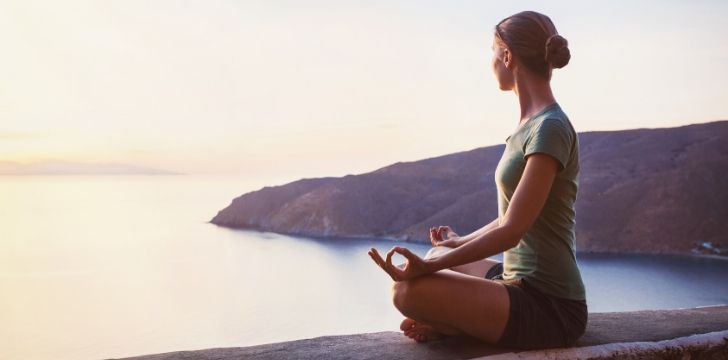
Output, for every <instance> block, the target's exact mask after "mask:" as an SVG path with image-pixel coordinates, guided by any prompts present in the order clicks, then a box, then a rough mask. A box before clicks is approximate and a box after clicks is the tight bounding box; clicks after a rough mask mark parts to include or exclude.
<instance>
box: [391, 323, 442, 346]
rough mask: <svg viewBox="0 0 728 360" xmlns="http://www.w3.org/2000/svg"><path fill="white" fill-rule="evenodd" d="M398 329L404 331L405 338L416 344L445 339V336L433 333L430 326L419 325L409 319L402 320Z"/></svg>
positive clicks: (433, 330)
mask: <svg viewBox="0 0 728 360" xmlns="http://www.w3.org/2000/svg"><path fill="white" fill-rule="evenodd" d="M399 328H400V329H402V331H404V334H405V335H406V336H407V337H409V338H412V339H413V340H415V341H417V342H427V341H433V340H439V339H441V338H443V337H445V335H443V334H441V333H439V332H437V331H435V329H433V328H432V326H430V325H427V324H423V323H419V322H417V321H414V320H412V319H410V318H404V320H402V324H400V325H399Z"/></svg>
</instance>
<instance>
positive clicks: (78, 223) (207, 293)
mask: <svg viewBox="0 0 728 360" xmlns="http://www.w3.org/2000/svg"><path fill="white" fill-rule="evenodd" d="M257 188H259V186H253V185H251V183H249V182H246V181H245V180H244V179H235V178H215V177H192V176H173V177H93V176H91V177H0V324H1V325H0V359H21V358H22V359H66V358H67V359H96V358H104V357H122V356H131V355H140V354H145V353H157V352H166V351H174V350H186V349H201V348H209V347H226V346H245V345H254V344H261V343H268V342H276V341H285V340H292V339H300V338H310V337H316V336H322V335H336V334H348V333H360V332H373V331H385V330H396V329H397V328H398V324H399V321H400V315H399V314H398V313H397V312H396V310H394V308H393V307H392V306H391V301H390V297H389V287H390V282H391V280H390V279H389V278H388V277H387V276H386V274H384V273H383V272H381V270H380V269H379V268H377V267H376V266H374V264H373V263H372V262H371V259H370V258H369V257H368V255H367V254H366V251H367V249H369V247H371V246H375V247H377V248H378V249H379V250H381V251H386V250H387V249H389V248H390V247H391V245H392V243H389V242H383V241H375V240H357V241H351V240H347V241H343V240H340V241H319V240H313V239H305V238H296V237H290V236H284V235H277V234H271V233H257V232H251V231H235V230H229V229H225V228H220V227H217V226H215V225H211V224H209V223H207V221H209V219H210V218H211V217H212V216H214V215H215V214H216V213H217V211H218V210H219V209H221V208H223V207H225V206H227V205H228V204H229V202H230V200H231V199H232V198H233V197H235V196H238V195H240V194H242V193H243V192H247V191H250V190H255V189H257ZM433 225H436V224H433ZM409 247H410V248H411V249H413V250H415V251H416V252H417V253H419V254H420V255H424V253H425V252H426V251H427V249H428V247H426V246H409ZM494 258H496V259H498V260H500V259H501V256H500V255H499V256H495V257H494ZM578 260H579V264H580V267H581V269H582V273H583V276H584V280H585V282H586V287H587V297H588V299H587V301H588V306H589V310H590V311H591V312H603V311H621V310H638V309H665V308H683V307H693V306H704V305H714V304H724V303H728V287H726V286H725V285H724V284H725V282H724V280H725V278H726V275H728V261H722V260H715V259H705V258H690V257H676V256H668V257H659V256H632V255H630V256H604V255H581V254H580V255H579V257H578Z"/></svg>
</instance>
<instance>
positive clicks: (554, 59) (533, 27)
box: [493, 11, 571, 90]
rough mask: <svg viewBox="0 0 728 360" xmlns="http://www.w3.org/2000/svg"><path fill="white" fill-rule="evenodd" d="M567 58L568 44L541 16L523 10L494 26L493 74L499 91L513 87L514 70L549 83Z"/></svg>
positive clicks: (569, 56) (568, 56) (568, 54)
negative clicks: (523, 71) (552, 75)
mask: <svg viewBox="0 0 728 360" xmlns="http://www.w3.org/2000/svg"><path fill="white" fill-rule="evenodd" d="M570 58H571V53H570V52H569V47H568V42H567V41H566V39H564V38H563V37H562V36H561V35H558V33H557V32H556V27H555V26H554V23H553V22H551V19H549V17H548V16H546V15H544V14H541V13H537V12H535V11H523V12H520V13H518V14H515V15H512V16H509V17H507V18H505V19H503V20H501V22H499V23H498V25H496V26H495V31H494V40H493V71H494V72H495V74H496V77H497V78H498V82H499V83H500V86H501V89H503V90H510V89H511V88H512V87H513V81H514V79H513V70H514V69H515V68H520V69H525V70H526V71H528V72H530V73H532V74H535V75H537V76H540V77H542V78H544V79H546V80H550V79H551V70H552V69H553V68H562V67H564V66H566V64H568V63H569V59H570ZM520 69H519V70H520Z"/></svg>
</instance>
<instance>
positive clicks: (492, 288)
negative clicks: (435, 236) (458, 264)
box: [392, 270, 510, 343]
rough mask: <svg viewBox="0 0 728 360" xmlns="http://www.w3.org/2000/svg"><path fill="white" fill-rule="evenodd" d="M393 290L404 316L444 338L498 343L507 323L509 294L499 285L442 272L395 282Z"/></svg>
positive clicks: (481, 279)
mask: <svg viewBox="0 0 728 360" xmlns="http://www.w3.org/2000/svg"><path fill="white" fill-rule="evenodd" d="M392 290H393V301H394V305H395V307H397V309H398V310H399V311H400V312H401V313H402V314H403V315H405V316H406V317H408V318H410V319H412V320H414V321H415V322H418V323H422V324H427V325H429V326H431V327H432V328H433V329H434V330H435V331H437V332H440V333H443V334H448V335H455V334H459V333H465V334H468V335H470V336H473V337H475V338H478V339H481V340H484V341H487V342H490V343H495V342H497V341H498V339H500V336H501V335H502V333H503V331H504V330H505V327H506V323H507V322H508V313H509V311H510V302H509V300H510V299H509V297H508V290H507V289H506V287H505V285H503V284H502V283H499V282H496V281H492V280H487V279H484V278H478V277H475V276H471V275H466V274H462V273H458V272H455V271H451V270H442V271H438V272H436V273H433V274H429V275H424V276H420V277H417V278H415V279H412V280H407V281H399V282H395V283H394V285H393V287H392Z"/></svg>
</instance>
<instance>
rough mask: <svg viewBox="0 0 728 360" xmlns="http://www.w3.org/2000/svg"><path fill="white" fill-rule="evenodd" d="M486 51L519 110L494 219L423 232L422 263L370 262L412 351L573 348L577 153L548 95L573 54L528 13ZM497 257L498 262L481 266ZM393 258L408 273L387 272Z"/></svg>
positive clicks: (583, 311)
mask: <svg viewBox="0 0 728 360" xmlns="http://www.w3.org/2000/svg"><path fill="white" fill-rule="evenodd" d="M492 50H493V61H492V66H493V72H494V73H495V75H496V78H497V79H498V85H499V86H500V89H501V90H504V91H510V90H513V92H514V93H515V94H516V96H517V97H518V101H519V104H520V107H521V119H520V121H519V124H518V126H517V128H516V130H515V131H514V132H513V133H512V134H511V135H510V136H508V138H506V148H505V151H504V152H503V156H502V158H501V160H500V162H499V163H498V166H497V168H496V171H495V180H496V185H497V188H498V218H497V219H495V220H493V221H492V222H491V223H489V224H487V225H485V226H483V227H482V228H481V229H478V230H476V231H474V232H473V233H471V234H468V235H466V236H459V235H457V234H456V233H455V232H454V231H453V230H452V229H450V228H449V227H447V226H440V227H437V228H431V229H430V238H431V241H432V243H433V245H434V246H435V247H433V248H432V249H431V250H430V252H428V254H427V255H426V256H425V258H424V259H422V258H420V257H418V256H417V255H415V254H413V253H412V252H410V251H409V250H408V249H406V248H403V247H394V248H392V249H391V250H390V251H389V252H388V253H387V254H386V260H385V259H383V258H382V257H381V256H380V255H379V254H378V253H377V251H376V249H373V248H372V249H371V250H370V251H369V255H370V256H371V257H372V259H373V260H374V261H375V262H376V263H377V265H379V266H380V267H381V268H382V269H383V270H385V271H386V272H387V273H388V274H389V275H390V276H391V277H392V279H393V280H394V281H395V283H394V286H393V301H394V305H395V307H397V309H398V310H399V311H400V312H401V313H402V314H403V315H405V317H406V318H405V319H404V321H402V325H401V328H402V330H404V332H405V334H406V335H407V336H409V337H411V338H413V339H415V340H417V341H428V340H433V339H438V338H440V337H442V336H446V335H460V334H466V335H470V336H473V337H476V338H479V339H482V340H484V341H487V342H489V343H492V344H496V345H498V346H502V347H507V348H513V349H536V348H549V347H566V346H570V345H573V344H574V343H575V342H576V340H577V339H578V338H579V337H580V336H581V335H582V334H583V333H584V331H585V329H586V323H587V315H588V314H587V306H586V292H585V288H584V284H583V282H582V279H581V273H580V271H579V268H578V266H577V261H576V256H575V237H574V222H575V212H574V202H575V200H576V194H577V188H578V179H577V177H578V173H579V142H578V138H577V134H576V132H575V130H574V128H573V127H572V125H571V123H570V121H569V119H568V118H567V116H566V114H565V113H564V112H563V111H562V109H561V107H560V106H559V105H558V103H557V102H556V100H555V99H554V96H553V93H552V91H551V86H550V79H551V72H552V69H553V68H561V67H563V66H565V65H566V64H567V63H568V62H569V59H570V53H569V49H568V47H567V42H566V39H564V38H563V37H561V36H560V35H558V34H557V32H556V28H555V27H554V24H553V23H552V22H551V20H550V19H549V18H548V17H547V16H545V15H543V14H540V13H537V12H533V11H524V12H521V13H518V14H515V15H513V16H510V17H508V18H506V19H504V20H503V21H501V22H500V23H498V25H496V26H495V34H494V40H493V46H492ZM500 252H503V253H504V254H503V263H498V262H496V261H493V260H490V259H487V258H488V257H490V256H493V255H495V254H498V253H500ZM394 253H399V254H401V255H403V256H404V257H405V258H406V262H405V264H404V265H400V266H395V265H393V264H392V255H393V254H394Z"/></svg>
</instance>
